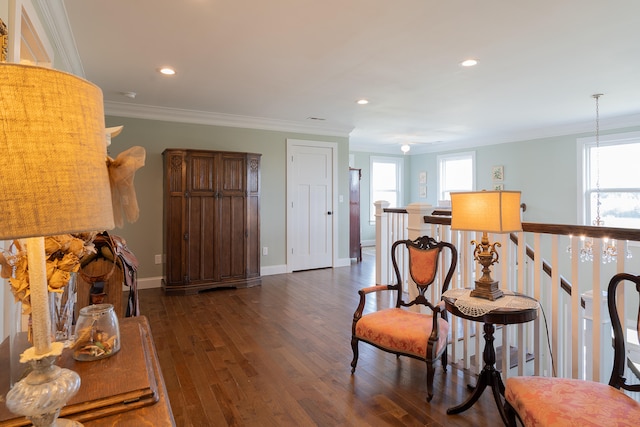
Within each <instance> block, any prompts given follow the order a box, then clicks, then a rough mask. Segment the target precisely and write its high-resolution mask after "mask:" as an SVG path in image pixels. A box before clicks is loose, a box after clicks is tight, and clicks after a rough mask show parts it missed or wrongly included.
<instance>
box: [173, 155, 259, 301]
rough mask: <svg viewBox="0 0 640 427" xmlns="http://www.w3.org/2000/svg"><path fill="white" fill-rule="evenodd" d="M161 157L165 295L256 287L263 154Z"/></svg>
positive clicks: (257, 283) (257, 282) (257, 281)
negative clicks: (162, 159) (213, 289)
mask: <svg viewBox="0 0 640 427" xmlns="http://www.w3.org/2000/svg"><path fill="white" fill-rule="evenodd" d="M162 154H163V157H164V209H163V223H164V253H165V254H166V262H165V264H164V280H163V283H162V287H163V289H164V291H165V293H167V294H191V293H196V292H198V291H201V290H205V289H212V288H220V287H246V286H254V285H259V284H260V282H261V279H260V157H261V155H260V154H254V153H236V152H225V151H207V150H188V149H167V150H165V151H164V152H163V153H162Z"/></svg>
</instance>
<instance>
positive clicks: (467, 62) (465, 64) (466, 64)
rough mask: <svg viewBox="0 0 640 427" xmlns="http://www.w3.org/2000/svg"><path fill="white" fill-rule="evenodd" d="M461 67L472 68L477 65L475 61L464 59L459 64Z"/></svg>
mask: <svg viewBox="0 0 640 427" xmlns="http://www.w3.org/2000/svg"><path fill="white" fill-rule="evenodd" d="M460 65H462V66H463V67H473V66H474V65H478V60H477V59H466V60H464V61H462V62H461V63H460Z"/></svg>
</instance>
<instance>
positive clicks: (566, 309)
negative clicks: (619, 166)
mask: <svg viewBox="0 0 640 427" xmlns="http://www.w3.org/2000/svg"><path fill="white" fill-rule="evenodd" d="M385 204H386V202H376V280H377V283H379V284H389V283H392V282H393V281H395V277H394V276H393V268H392V266H391V259H390V256H389V253H390V247H391V244H392V243H393V242H394V241H395V240H398V239H405V238H410V239H414V238H416V237H418V236H421V235H425V234H426V235H430V236H433V237H434V238H436V239H437V240H446V241H449V242H451V243H453V244H454V245H455V246H456V247H457V248H458V253H459V260H458V261H459V262H458V271H457V274H456V275H454V278H453V281H452V283H451V287H452V288H465V287H472V284H473V281H474V280H475V278H476V277H479V275H480V274H479V272H480V268H479V265H478V263H477V262H476V261H474V259H473V249H474V246H473V245H471V244H470V242H471V240H474V239H477V240H480V237H481V236H480V233H477V234H476V233H474V232H461V231H456V230H451V218H450V216H446V215H442V213H443V212H434V208H433V207H432V206H430V205H425V204H413V205H409V206H407V208H406V209H385V208H386V206H385ZM434 213H435V214H440V215H434ZM445 214H446V212H445ZM522 228H523V231H522V232H518V233H511V234H504V235H500V234H496V235H490V236H489V240H490V241H492V242H493V241H498V242H500V244H501V247H500V248H498V252H499V254H500V259H499V262H498V263H496V264H494V265H493V267H492V276H493V278H494V279H496V280H499V281H500V287H501V288H505V289H510V290H513V291H516V292H520V293H524V294H526V295H529V296H531V297H533V298H535V299H537V300H538V301H539V302H540V305H541V310H540V311H539V316H538V318H537V319H536V320H535V321H533V322H529V323H526V324H521V325H509V326H506V327H504V326H503V327H500V328H498V330H497V331H496V334H495V337H496V341H495V345H496V348H499V349H498V353H499V366H497V369H499V370H501V371H502V374H503V377H505V378H506V377H508V376H511V375H525V374H527V375H531V374H534V375H543V376H557V377H567V378H581V379H590V380H595V381H600V382H604V383H606V382H608V380H609V375H610V373H611V366H612V361H613V347H612V344H611V336H612V335H611V334H612V332H611V327H610V321H609V313H608V310H607V302H606V288H607V285H608V283H609V280H610V278H611V277H612V276H613V275H614V274H616V273H618V272H627V273H632V274H640V267H639V265H640V259H638V258H639V257H638V255H637V254H634V253H633V252H634V250H635V249H636V245H634V243H639V242H640V230H637V229H622V228H611V227H589V226H571V225H558V224H538V223H526V222H525V223H523V224H522ZM582 239H584V240H582ZM586 242H589V243H590V244H591V251H592V254H593V260H591V261H586V262H585V261H582V260H581V257H580V253H581V249H583V247H586V246H587V244H586ZM612 243H613V244H615V247H616V249H617V252H618V254H617V256H614V257H610V259H605V258H603V256H601V254H602V252H603V250H604V248H606V247H607V245H611V244H612ZM627 254H632V255H634V256H635V257H632V258H627ZM401 262H402V264H403V265H402V266H401V269H402V270H403V274H402V277H403V278H406V277H408V274H405V273H406V272H407V270H406V262H405V260H404V259H402V258H401ZM441 274H444V273H441ZM443 278H444V277H440V278H439V280H438V282H437V283H436V285H435V286H433V289H432V292H433V296H434V297H436V298H438V297H437V296H438V295H439V294H440V289H439V286H440V284H439V283H440V281H441V280H442V279H443ZM405 280H406V279H405ZM403 286H404V289H405V290H407V291H408V289H409V287H408V283H404V284H403ZM623 288H624V287H623ZM627 288H630V287H627ZM625 292H626V289H622V290H621V295H619V298H622V299H624V298H627V299H628V300H629V299H631V298H633V297H632V294H631V293H629V295H628V296H627V295H625ZM634 301H635V300H634ZM634 304H636V302H634ZM625 305H626V304H623V305H622V308H621V318H622V319H628V320H627V324H628V325H635V324H636V319H635V316H636V315H637V312H636V311H635V310H628V311H629V313H628V315H627V316H626V317H625V314H627V313H625V309H624V306H625ZM635 307H637V305H636V306H635ZM452 317H453V319H451V322H452V327H451V331H452V336H451V337H450V345H451V348H450V350H451V352H450V354H451V357H450V358H449V360H450V363H454V364H456V365H457V366H460V367H463V368H465V369H472V370H475V371H476V372H479V371H480V370H481V368H482V349H483V346H484V344H483V339H482V336H481V334H479V333H476V324H475V322H471V321H467V320H463V319H459V318H455V317H454V316H452ZM479 330H480V329H479ZM630 332H631V333H630V335H629V340H628V342H630V341H631V342H630V343H629V345H628V350H629V353H630V356H629V358H630V363H629V366H630V367H631V368H630V369H632V368H633V363H631V362H634V361H635V362H636V363H640V347H638V345H637V335H636V331H635V326H633V330H632V331H631V330H630ZM504 349H508V350H509V351H504ZM627 378H629V379H635V378H636V377H635V376H634V374H633V372H631V371H630V372H629V375H628V376H627ZM631 382H634V381H631ZM636 382H637V381H636ZM634 398H636V399H637V398H638V396H634Z"/></svg>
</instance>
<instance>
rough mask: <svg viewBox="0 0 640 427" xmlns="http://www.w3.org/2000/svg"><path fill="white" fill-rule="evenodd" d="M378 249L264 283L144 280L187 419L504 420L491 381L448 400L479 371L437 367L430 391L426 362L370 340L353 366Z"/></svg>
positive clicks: (174, 401) (321, 422)
mask: <svg viewBox="0 0 640 427" xmlns="http://www.w3.org/2000/svg"><path fill="white" fill-rule="evenodd" d="M374 269H375V266H374V260H373V258H372V256H371V255H368V254H365V255H364V260H363V262H362V263H359V264H352V266H351V267H341V268H335V269H323V270H313V271H306V272H297V273H292V274H282V275H273V276H265V277H263V282H262V286H259V287H254V288H249V289H237V290H236V289H222V290H220V289H218V290H214V291H209V292H201V293H200V294H198V295H193V296H171V297H168V296H164V295H163V294H162V292H161V290H159V289H150V290H142V291H140V306H141V309H142V314H144V315H146V316H147V317H148V318H149V321H150V323H151V328H152V333H153V336H154V339H155V343H156V346H157V350H158V355H159V358H160V364H161V366H162V371H163V374H164V378H165V381H166V384H167V389H168V392H169V398H170V400H171V406H172V408H173V413H174V416H175V419H176V423H177V425H178V426H180V427H182V426H185V427H186V426H198V427H200V426H261V427H262V426H469V427H471V426H473V427H483V426H500V425H502V422H501V421H500V416H499V414H498V410H497V408H496V406H495V403H494V401H493V400H492V397H491V393H490V391H489V390H487V391H486V392H485V393H484V395H483V396H482V397H481V398H480V400H479V401H478V402H477V403H476V404H475V405H474V406H473V407H472V408H471V409H469V410H467V411H466V412H463V413H462V414H459V415H447V414H446V409H447V408H448V407H450V406H453V405H456V404H458V403H460V402H462V401H463V400H464V399H465V397H466V396H467V395H468V390H467V384H468V383H473V384H475V377H473V376H471V375H468V374H465V373H464V372H462V371H461V370H459V369H456V368H453V367H449V369H448V370H447V372H446V373H444V372H443V371H442V369H441V367H440V366H438V367H437V370H436V378H435V384H434V389H435V396H434V398H433V400H432V401H431V402H430V403H428V402H426V399H425V397H426V385H425V378H426V369H425V366H424V364H423V363H422V362H419V361H417V360H414V359H410V358H405V357H402V358H400V359H396V357H395V356H394V355H390V354H387V353H385V352H382V351H380V350H377V349H375V348H373V347H371V346H368V345H366V344H362V343H361V344H360V358H359V362H358V368H357V370H356V372H355V374H354V375H351V367H350V362H351V359H352V352H351V345H350V339H351V321H352V317H353V311H354V310H355V308H356V306H357V302H358V295H357V290H358V289H359V288H361V287H364V286H369V285H372V284H374V282H375V280H374Z"/></svg>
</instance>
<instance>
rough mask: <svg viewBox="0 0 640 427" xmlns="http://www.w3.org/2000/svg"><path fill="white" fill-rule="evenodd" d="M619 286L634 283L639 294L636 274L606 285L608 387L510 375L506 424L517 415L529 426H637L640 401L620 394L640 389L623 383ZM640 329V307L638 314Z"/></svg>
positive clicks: (618, 277)
mask: <svg viewBox="0 0 640 427" xmlns="http://www.w3.org/2000/svg"><path fill="white" fill-rule="evenodd" d="M622 282H631V283H635V290H636V291H637V292H638V294H640V276H633V275H631V274H626V273H619V274H616V275H615V276H613V278H612V279H611V281H610V282H609V288H608V291H607V303H608V307H609V315H610V316H611V325H612V327H613V335H614V362H613V370H612V372H611V378H610V379H609V384H603V383H599V382H595V381H585V380H580V379H572V378H550V377H539V376H521V377H511V378H509V379H507V381H506V383H505V400H506V402H505V413H506V415H507V419H508V422H509V425H510V426H516V425H517V424H516V417H517V418H519V419H520V422H521V423H522V425H524V426H525V427H529V426H552V425H553V426H580V427H585V426H599V427H600V426H619V427H621V426H629V427H631V426H638V425H640V403H638V402H637V401H635V400H633V399H632V398H631V397H629V396H627V395H626V394H624V392H623V390H628V391H635V392H639V391H640V384H627V381H626V379H625V377H624V370H625V362H626V357H627V356H626V352H625V335H624V333H623V328H622V324H621V321H620V317H619V316H618V309H617V303H616V291H617V288H618V285H619V284H620V283H622ZM636 316H637V319H638V325H636V326H637V327H636V331H637V330H638V328H640V305H639V306H638V310H637V311H636Z"/></svg>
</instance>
